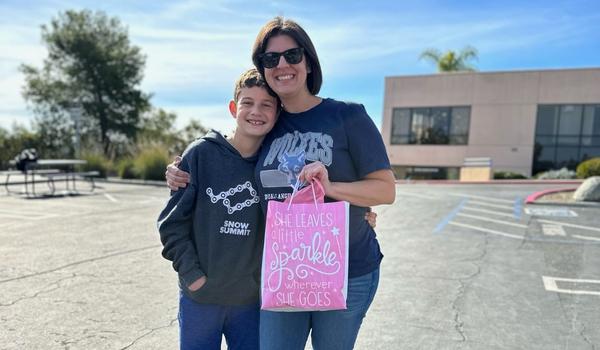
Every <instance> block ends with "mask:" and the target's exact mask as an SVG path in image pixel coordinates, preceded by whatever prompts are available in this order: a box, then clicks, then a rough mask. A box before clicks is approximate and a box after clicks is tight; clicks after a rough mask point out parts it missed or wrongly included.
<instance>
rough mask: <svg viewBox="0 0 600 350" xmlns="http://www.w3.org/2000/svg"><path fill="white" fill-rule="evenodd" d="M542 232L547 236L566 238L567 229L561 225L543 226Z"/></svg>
mask: <svg viewBox="0 0 600 350" xmlns="http://www.w3.org/2000/svg"><path fill="white" fill-rule="evenodd" d="M542 232H543V233H544V234H545V235H546V236H566V233H565V229H563V227H562V226H560V225H554V224H542Z"/></svg>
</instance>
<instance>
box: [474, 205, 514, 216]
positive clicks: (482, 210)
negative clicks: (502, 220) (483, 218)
mask: <svg viewBox="0 0 600 350" xmlns="http://www.w3.org/2000/svg"><path fill="white" fill-rule="evenodd" d="M463 209H464V210H471V211H478V212H481V213H486V214H494V215H500V216H506V217H509V218H513V214H506V213H500V212H498V211H492V210H485V209H478V208H471V207H464V208H463Z"/></svg>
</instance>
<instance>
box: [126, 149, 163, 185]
mask: <svg viewBox="0 0 600 350" xmlns="http://www.w3.org/2000/svg"><path fill="white" fill-rule="evenodd" d="M133 164H134V166H133V167H134V172H135V173H136V174H138V175H139V177H141V178H142V179H144V180H159V181H164V180H165V169H166V167H167V164H169V154H168V152H167V150H165V149H162V148H160V147H150V148H147V149H144V150H143V151H142V152H141V153H140V154H139V155H137V156H136V158H135V159H134V161H133Z"/></svg>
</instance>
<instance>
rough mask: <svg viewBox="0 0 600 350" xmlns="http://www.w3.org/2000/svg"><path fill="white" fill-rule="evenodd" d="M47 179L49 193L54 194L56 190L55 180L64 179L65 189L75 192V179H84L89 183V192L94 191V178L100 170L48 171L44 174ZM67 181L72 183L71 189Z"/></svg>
mask: <svg viewBox="0 0 600 350" xmlns="http://www.w3.org/2000/svg"><path fill="white" fill-rule="evenodd" d="M43 176H45V177H46V178H47V179H48V187H50V189H51V194H54V193H55V191H56V183H55V181H62V180H64V181H65V185H66V190H67V191H73V192H77V185H76V180H77V179H80V180H86V181H88V182H89V183H90V185H91V187H90V192H94V189H95V188H96V183H95V182H94V178H95V177H98V176H100V172H98V171H81V172H59V173H48V174H44V175H43ZM69 182H71V184H72V185H73V188H72V189H71V188H70V186H69Z"/></svg>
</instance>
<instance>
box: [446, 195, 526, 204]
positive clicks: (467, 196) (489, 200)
mask: <svg viewBox="0 0 600 350" xmlns="http://www.w3.org/2000/svg"><path fill="white" fill-rule="evenodd" d="M447 195H448V196H455V197H463V198H478V199H483V200H485V201H487V202H497V203H508V204H511V205H512V204H514V203H515V201H514V200H510V199H500V198H492V197H485V196H476V195H473V194H465V193H447Z"/></svg>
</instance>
